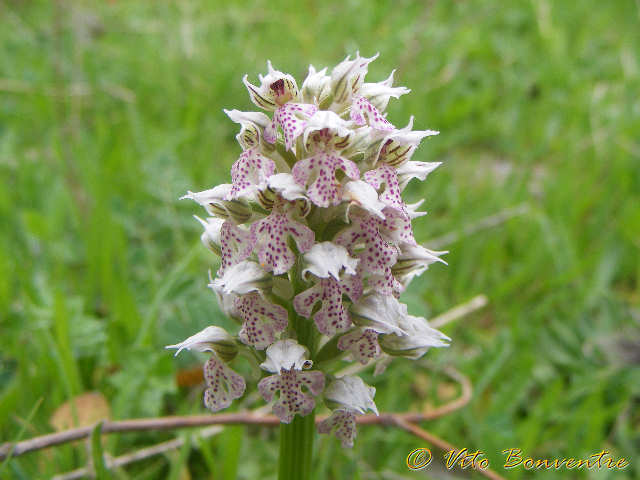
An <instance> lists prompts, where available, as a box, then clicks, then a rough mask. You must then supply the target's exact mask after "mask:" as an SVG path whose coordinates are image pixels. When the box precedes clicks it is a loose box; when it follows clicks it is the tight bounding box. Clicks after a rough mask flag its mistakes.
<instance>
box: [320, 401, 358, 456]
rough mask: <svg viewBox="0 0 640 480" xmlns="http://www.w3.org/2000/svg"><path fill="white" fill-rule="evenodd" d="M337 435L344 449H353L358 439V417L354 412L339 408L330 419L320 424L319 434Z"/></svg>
mask: <svg viewBox="0 0 640 480" xmlns="http://www.w3.org/2000/svg"><path fill="white" fill-rule="evenodd" d="M332 430H335V435H336V438H338V440H340V444H341V445H342V448H352V447H353V441H354V440H355V438H356V415H355V413H354V412H353V411H351V410H348V409H342V408H339V409H337V410H334V411H333V412H332V413H331V415H330V416H329V418H327V419H325V420H323V421H322V422H320V423H319V424H318V433H331V431H332Z"/></svg>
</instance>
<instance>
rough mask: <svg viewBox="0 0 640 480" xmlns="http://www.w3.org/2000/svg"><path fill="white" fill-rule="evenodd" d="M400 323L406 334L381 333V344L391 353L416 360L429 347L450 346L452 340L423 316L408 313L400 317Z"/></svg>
mask: <svg viewBox="0 0 640 480" xmlns="http://www.w3.org/2000/svg"><path fill="white" fill-rule="evenodd" d="M398 324H399V326H400V328H401V329H402V331H403V332H404V334H402V335H397V334H393V335H380V339H379V341H380V346H381V347H382V349H383V350H384V351H385V352H386V353H388V354H389V355H395V356H402V357H407V358H411V359H414V360H415V359H418V358H420V357H422V356H423V355H424V354H425V353H426V352H427V350H429V348H432V347H448V346H449V343H448V342H449V341H451V339H450V338H449V337H447V336H446V335H445V334H444V333H442V332H440V331H438V330H436V329H435V328H433V327H431V326H430V325H429V323H428V322H427V320H426V319H424V318H422V317H414V316H412V315H406V316H404V317H401V318H399V320H398Z"/></svg>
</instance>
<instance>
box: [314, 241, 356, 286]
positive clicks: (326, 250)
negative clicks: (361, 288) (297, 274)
mask: <svg viewBox="0 0 640 480" xmlns="http://www.w3.org/2000/svg"><path fill="white" fill-rule="evenodd" d="M304 259H305V261H306V263H307V266H306V268H305V269H304V270H302V275H303V276H305V275H306V274H307V272H309V273H312V274H314V275H315V276H316V277H320V278H328V277H329V275H331V276H332V277H333V278H335V279H336V280H340V272H341V271H342V269H343V268H344V272H345V273H346V274H349V275H355V273H356V270H355V269H356V266H357V265H358V259H357V258H351V257H350V256H349V252H347V249H346V248H344V247H343V246H342V245H336V244H335V243H331V242H321V243H316V244H315V245H314V246H313V247H311V250H309V251H308V252H307V253H305V254H304Z"/></svg>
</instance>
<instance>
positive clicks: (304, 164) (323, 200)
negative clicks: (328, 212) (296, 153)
mask: <svg viewBox="0 0 640 480" xmlns="http://www.w3.org/2000/svg"><path fill="white" fill-rule="evenodd" d="M336 170H342V171H344V172H345V174H346V175H347V176H348V177H350V178H353V179H357V178H359V177H360V170H358V166H357V165H356V164H355V163H353V162H352V161H351V160H347V159H345V158H341V157H340V156H338V155H336V154H334V153H329V152H316V154H315V155H313V156H312V157H308V158H305V159H303V160H299V161H297V162H296V164H295V165H294V166H293V170H292V171H291V173H292V174H293V178H294V179H295V180H296V182H298V184H300V185H305V186H306V185H308V184H309V183H310V185H309V186H308V187H307V196H308V197H309V199H310V200H311V201H312V202H313V203H315V204H316V205H318V206H319V207H323V208H326V207H328V206H329V205H337V204H338V203H340V201H341V198H342V195H341V192H340V184H339V183H338V181H337V180H336Z"/></svg>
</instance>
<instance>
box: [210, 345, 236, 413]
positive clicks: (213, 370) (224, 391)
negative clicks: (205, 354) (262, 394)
mask: <svg viewBox="0 0 640 480" xmlns="http://www.w3.org/2000/svg"><path fill="white" fill-rule="evenodd" d="M204 381H205V384H206V386H207V388H206V390H205V391H204V404H205V406H206V407H207V408H208V409H209V410H211V411H212V412H217V411H219V410H223V409H225V408H227V407H228V406H229V405H231V402H232V401H233V400H235V399H236V398H240V397H241V396H242V395H243V394H244V391H245V388H246V384H245V381H244V378H242V377H241V376H240V375H238V374H237V373H236V372H234V371H233V370H231V369H230V368H229V367H228V366H227V365H226V364H225V363H224V362H223V361H222V360H220V359H219V358H218V356H217V355H216V354H215V353H214V354H212V355H211V358H209V360H207V362H206V363H205V364H204Z"/></svg>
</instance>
